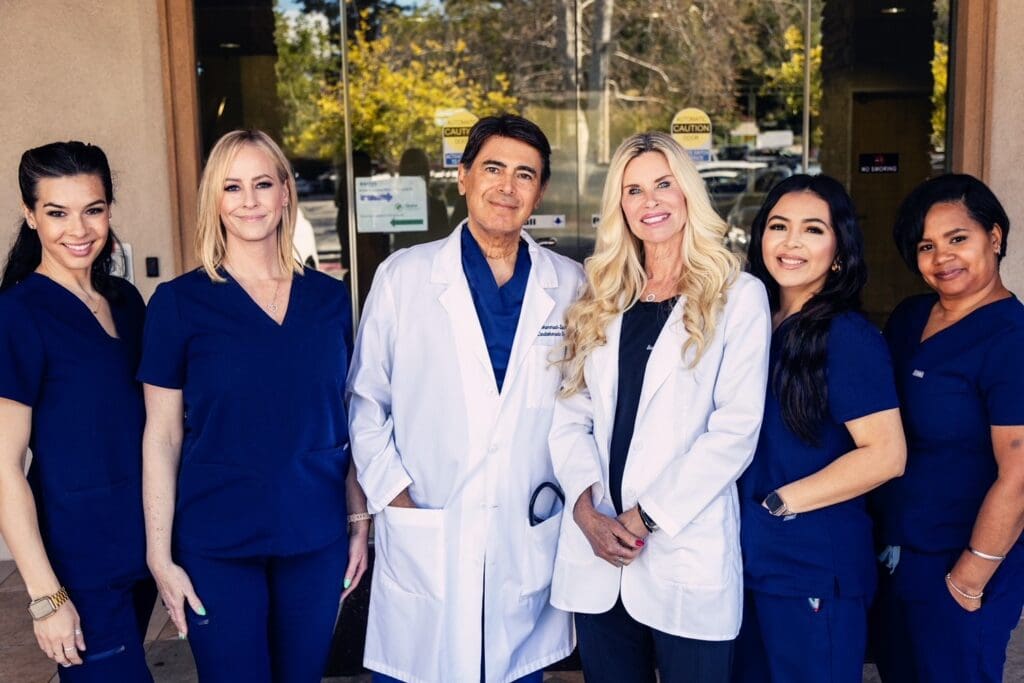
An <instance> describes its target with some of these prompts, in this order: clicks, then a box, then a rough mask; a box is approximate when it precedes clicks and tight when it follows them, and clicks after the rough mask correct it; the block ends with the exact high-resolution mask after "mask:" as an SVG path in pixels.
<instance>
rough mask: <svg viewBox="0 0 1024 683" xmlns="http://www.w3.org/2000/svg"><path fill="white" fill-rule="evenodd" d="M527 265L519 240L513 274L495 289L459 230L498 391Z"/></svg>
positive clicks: (476, 248)
mask: <svg viewBox="0 0 1024 683" xmlns="http://www.w3.org/2000/svg"><path fill="white" fill-rule="evenodd" d="M530 265H531V261H530V250H529V248H528V247H527V246H526V242H525V240H519V253H518V254H517V255H516V267H515V270H513V271H512V277H511V279H509V281H508V282H506V283H505V284H504V285H502V286H501V287H499V286H498V283H497V282H496V281H495V280H494V273H492V272H491V266H490V265H489V264H488V263H487V258H486V257H485V256H484V253H483V251H481V250H480V245H478V244H477V243H476V240H475V239H473V233H471V232H470V231H469V226H468V225H463V226H462V270H463V272H465V273H466V280H467V281H468V282H469V291H470V292H472V294H473V306H474V307H475V308H476V317H477V318H478V319H479V320H480V328H481V330H482V331H483V333H484V341H485V342H486V343H487V355H488V356H490V359H491V367H492V368H493V370H494V381H495V382H496V383H497V385H498V391H501V386H502V384H504V382H505V372H506V371H507V370H508V359H509V356H511V355H512V342H514V341H515V338H516V327H517V326H518V325H519V313H520V311H522V309H523V299H524V298H525V297H526V283H527V282H528V281H529V279H530Z"/></svg>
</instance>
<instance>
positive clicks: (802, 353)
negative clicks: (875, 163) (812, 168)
mask: <svg viewBox="0 0 1024 683" xmlns="http://www.w3.org/2000/svg"><path fill="white" fill-rule="evenodd" d="M863 250H864V248H863V238H862V237H861V233H860V229H859V227H858V225H857V220H856V213H855V210H854V207H853V204H852V202H851V200H850V197H849V195H847V193H846V191H845V190H844V189H843V187H842V185H840V184H839V183H838V182H837V181H836V180H834V179H832V178H829V177H828V176H814V177H812V176H808V175H796V176H793V177H791V178H787V179H786V180H784V181H782V182H781V183H779V184H778V185H776V186H775V188H774V189H772V191H771V192H769V193H768V196H767V198H766V199H765V202H764V205H763V206H762V207H761V210H760V211H759V212H758V214H757V217H756V218H755V219H754V223H753V226H752V228H751V241H750V249H749V254H748V256H749V262H750V272H751V273H752V274H753V275H755V276H756V277H758V278H759V279H760V280H761V281H762V282H763V283H764V285H765V288H766V289H767V290H768V298H769V302H770V304H771V309H772V327H773V330H774V332H773V334H772V342H771V355H770V367H769V373H770V375H769V386H768V395H767V399H766V401H765V414H764V422H763V423H762V426H761V434H760V439H759V441H758V446H757V451H756V453H755V455H754V460H753V462H752V464H751V466H750V467H749V469H747V471H746V472H745V473H744V475H743V476H742V477H741V478H740V480H739V491H740V512H741V519H742V525H741V545H742V549H743V556H744V582H745V591H746V595H745V604H744V617H743V626H742V629H741V631H740V635H739V639H738V640H737V657H736V675H735V676H734V680H735V681H743V682H748V681H770V682H774V683H779V682H781V681H785V682H787V683H800V682H802V681H807V682H811V681H814V682H815V683H825V682H841V681H849V682H851V683H853V682H857V683H859V681H860V680H861V676H862V673H861V672H862V663H863V660H864V650H865V644H866V639H867V611H868V606H869V603H870V601H871V598H872V595H873V594H874V590H875V577H876V573H875V568H874V550H873V548H874V546H873V543H872V534H871V530H872V525H871V520H870V518H869V517H868V514H867V511H866V509H865V501H864V494H865V493H867V492H868V491H870V490H871V489H873V488H875V487H877V486H879V485H880V484H882V483H884V482H885V481H887V480H889V479H890V478H892V477H896V476H899V475H900V474H901V473H902V471H903V466H904V462H905V460H906V444H905V442H904V438H903V430H902V427H901V424H900V415H899V409H898V407H897V399H896V390H895V387H894V383H893V376H892V367H891V363H890V360H889V353H888V350H887V348H886V345H885V341H884V340H883V339H882V335H881V334H880V333H879V331H878V330H877V329H876V328H875V327H874V326H873V325H872V324H871V323H870V322H868V320H867V319H866V318H864V316H863V315H861V313H860V312H859V309H860V295H861V290H862V289H863V287H864V284H865V282H866V280H867V269H866V266H865V264H864V255H863Z"/></svg>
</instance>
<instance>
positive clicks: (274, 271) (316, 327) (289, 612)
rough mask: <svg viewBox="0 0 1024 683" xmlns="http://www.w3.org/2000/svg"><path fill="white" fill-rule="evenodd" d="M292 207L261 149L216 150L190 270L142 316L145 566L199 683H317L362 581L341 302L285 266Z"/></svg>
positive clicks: (316, 276) (287, 185) (291, 185)
mask: <svg viewBox="0 0 1024 683" xmlns="http://www.w3.org/2000/svg"><path fill="white" fill-rule="evenodd" d="M296 203H297V201H296V192H295V181H294V179H293V176H292V172H291V168H290V166H289V164H288V161H287V160H286V159H285V157H284V155H283V154H282V152H281V150H280V149H279V148H278V146H277V145H276V144H275V143H274V142H273V140H271V139H270V137H268V136H267V135H266V134H265V133H262V132H260V131H235V132H233V133H228V134H227V135H225V136H224V137H223V138H221V139H220V140H219V141H218V142H217V144H216V145H215V146H214V148H213V150H212V151H211V152H210V158H209V161H208V162H207V165H206V169H205V171H204V173H203V178H202V182H201V184H200V187H199V217H198V220H199V225H198V229H197V247H198V252H199V253H198V258H199V261H200V262H201V263H202V268H199V269H197V270H194V271H192V272H190V273H186V274H185V275H182V276H181V277H179V278H177V279H175V280H173V281H172V282H169V283H166V284H163V285H161V286H160V287H159V288H157V291H156V293H155V294H154V295H153V298H152V300H151V301H150V305H149V312H148V314H147V321H146V336H145V343H144V349H143V359H142V364H141V368H140V370H139V378H140V379H141V380H142V381H143V382H144V383H145V396H146V407H147V411H148V419H147V422H146V432H145V439H144V446H143V456H144V474H145V487H144V500H145V510H146V531H147V540H148V543H149V547H148V561H149V566H150V569H151V570H152V572H153V576H154V577H155V578H156V580H157V585H158V586H159V589H160V597H161V598H162V599H163V602H164V604H165V605H166V607H167V609H168V611H169V612H170V616H171V619H172V620H173V621H174V623H175V624H176V625H177V627H178V630H179V632H180V634H181V637H187V638H188V639H189V642H190V644H191V647H192V653H193V655H194V656H195V660H196V667H197V669H198V672H199V678H200V680H201V681H203V683H210V682H217V681H225V682H226V681H246V683H260V682H269V681H275V682H281V681H295V682H303V681H309V682H310V683H312V682H314V681H319V680H320V677H321V675H322V673H323V670H324V666H325V665H326V662H327V655H328V650H329V647H330V642H331V635H332V632H333V627H334V623H335V619H336V616H337V611H338V600H339V597H343V591H346V592H348V591H351V590H353V589H354V588H355V587H356V585H357V584H358V583H359V579H360V577H361V576H362V573H363V571H364V569H365V566H366V559H365V558H366V541H367V534H368V528H367V527H368V524H369V522H368V519H367V515H366V514H365V510H366V508H365V499H364V497H363V495H362V493H361V491H360V489H359V486H358V484H357V483H356V481H355V471H354V469H353V468H352V466H351V464H350V460H349V444H348V430H347V426H346V423H347V420H346V414H345V406H344V404H343V396H344V389H345V379H346V373H347V367H348V359H349V353H350V348H351V338H352V316H351V309H350V303H349V294H348V290H347V289H346V287H345V285H344V284H343V283H342V282H340V281H338V280H335V279H333V278H331V277H329V276H327V275H324V274H322V273H319V272H316V271H312V270H303V269H302V268H301V266H299V265H298V263H297V262H296V261H295V259H294V258H293V248H292V230H293V227H294V225H295V217H296V211H297V208H296ZM346 501H347V506H346ZM349 513H351V514H349ZM346 514H349V522H351V527H352V536H351V538H350V537H349V536H347V534H346V528H347V526H349V525H347V524H346ZM346 566H347V569H346Z"/></svg>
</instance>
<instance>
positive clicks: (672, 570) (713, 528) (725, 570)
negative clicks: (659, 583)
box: [645, 505, 738, 588]
mask: <svg viewBox="0 0 1024 683" xmlns="http://www.w3.org/2000/svg"><path fill="white" fill-rule="evenodd" d="M723 512H724V510H723V509H722V508H720V507H719V506H714V505H712V506H710V507H709V509H707V510H705V511H704V512H703V513H701V514H700V515H698V516H697V517H696V518H695V519H694V520H693V521H692V522H690V523H689V524H688V525H687V526H686V527H685V528H684V529H683V530H682V531H680V532H679V533H678V534H676V535H675V536H673V537H666V536H664V535H661V534H658V533H654V534H651V535H650V536H649V537H648V541H647V542H648V544H649V545H648V548H647V550H646V551H645V552H648V553H650V564H651V571H652V572H653V573H654V574H655V575H657V576H659V577H660V578H662V579H665V580H666V581H672V582H673V583H678V584H682V585H686V586H693V587H700V588H721V587H722V586H725V585H726V584H728V583H729V580H730V577H731V576H732V563H733V559H734V555H735V553H736V552H737V550H736V546H737V545H738V538H734V537H735V536H736V525H735V524H729V523H727V521H728V520H725V519H722V517H723V515H722V513H723Z"/></svg>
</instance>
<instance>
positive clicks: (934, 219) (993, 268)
mask: <svg viewBox="0 0 1024 683" xmlns="http://www.w3.org/2000/svg"><path fill="white" fill-rule="evenodd" d="M1002 238H1003V231H1002V229H1001V228H1000V227H999V226H998V225H997V226H995V227H993V228H992V230H986V229H985V228H984V227H983V226H982V225H980V224H979V223H978V222H977V221H976V220H974V219H973V218H971V215H970V214H969V213H968V212H967V208H966V207H965V206H964V205H963V204H962V203H960V202H944V203H941V204H936V205H935V206H933V207H932V208H931V209H929V210H928V213H927V214H926V215H925V218H924V231H923V233H922V235H921V241H920V242H918V244H917V267H918V270H920V271H921V276H922V277H923V278H924V281H925V282H926V283H928V286H929V287H931V288H932V289H934V290H935V291H936V292H938V293H939V296H941V297H944V298H945V297H949V298H955V297H961V296H971V295H973V294H977V293H978V292H981V291H983V290H984V289H986V288H987V287H990V286H991V285H992V284H993V283H994V282H997V281H998V279H999V258H998V256H999V247H1000V244H1001V242H1002Z"/></svg>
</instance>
